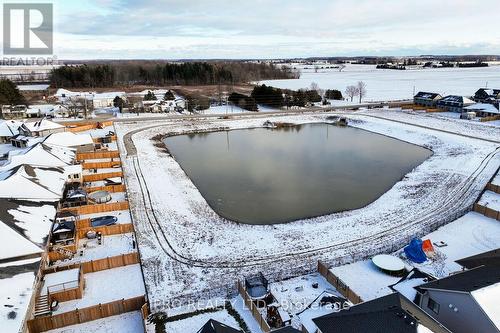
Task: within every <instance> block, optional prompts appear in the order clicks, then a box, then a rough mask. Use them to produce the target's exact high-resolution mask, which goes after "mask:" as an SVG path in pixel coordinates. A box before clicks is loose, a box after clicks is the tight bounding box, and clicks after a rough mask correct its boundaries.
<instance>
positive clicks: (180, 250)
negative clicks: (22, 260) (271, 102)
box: [115, 110, 500, 312]
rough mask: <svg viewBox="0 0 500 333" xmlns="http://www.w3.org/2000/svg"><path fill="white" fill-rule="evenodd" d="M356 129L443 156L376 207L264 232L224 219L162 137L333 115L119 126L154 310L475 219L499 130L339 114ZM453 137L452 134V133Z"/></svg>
mask: <svg viewBox="0 0 500 333" xmlns="http://www.w3.org/2000/svg"><path fill="white" fill-rule="evenodd" d="M336 114H343V115H346V116H347V117H348V118H349V119H350V125H351V126H354V127H357V128H360V129H365V130H369V131H373V132H376V133H380V134H384V135H388V136H391V137H394V138H397V139H400V140H404V141H407V142H410V143H413V144H417V145H421V146H424V147H426V148H429V149H431V150H432V151H433V155H432V156H431V157H430V158H429V159H428V160H426V161H425V162H423V163H422V164H421V165H420V166H418V167H416V168H415V169H414V170H413V171H412V172H410V173H409V174H407V175H406V176H405V177H404V178H403V179H402V180H401V181H400V182H398V183H396V184H395V185H394V186H393V187H392V188H391V189H390V190H389V191H388V192H386V193H385V194H384V195H382V196H381V197H380V198H379V199H377V200H376V201H375V202H373V203H371V204H370V205H368V206H366V207H364V208H361V209H358V210H354V211H348V212H341V213H335V214H330V215H326V216H321V217H317V218H311V219H305V220H299V221H295V222H291V223H286V224H279V225H272V226H264V225H258V226H257V225H245V224H237V223H234V222H231V221H228V220H225V219H223V218H221V217H219V216H218V215H217V214H216V213H215V212H214V211H213V210H212V209H211V208H210V207H209V206H208V204H207V203H206V201H205V200H204V198H203V197H202V196H201V194H200V193H199V191H198V190H197V189H196V187H195V186H194V185H193V183H192V182H191V181H190V179H189V178H188V177H187V176H186V175H185V173H184V172H183V171H182V169H181V168H180V166H179V165H178V164H177V162H176V161H175V160H174V159H173V158H172V157H170V156H169V155H168V154H167V153H166V151H165V149H164V147H163V146H162V144H161V142H159V141H156V140H152V139H153V138H155V137H157V136H162V135H172V134H182V133H189V132H194V131H209V130H220V129H238V128H249V127H261V126H262V125H263V123H264V121H265V120H267V119H271V120H273V121H285V122H293V123H311V122H324V121H327V116H328V115H327V114H310V115H301V116H268V117H266V116H262V115H261V116H259V117H255V118H247V119H237V118H236V119H229V120H222V119H220V120H215V119H213V118H212V119H210V120H209V119H197V120H190V121H184V120H171V121H162V122H161V123H160V122H158V121H155V122H148V121H144V122H130V123H127V122H123V123H116V124H115V128H116V131H117V134H118V136H119V145H120V152H121V154H122V162H123V168H124V172H125V176H126V184H127V190H128V197H129V200H130V204H131V211H132V216H133V221H134V223H135V227H136V232H137V237H138V241H139V250H140V253H141V259H142V265H143V268H144V273H145V279H146V285H147V290H148V296H149V299H150V303H151V307H152V311H153V312H155V311H159V310H165V309H168V308H169V307H170V306H171V303H170V302H171V301H172V300H176V301H185V302H187V301H189V300H192V299H195V298H210V297H215V296H217V295H219V296H220V295H225V294H227V293H228V292H230V293H231V292H234V291H235V290H234V287H232V286H234V282H235V281H236V279H239V278H242V276H244V275H246V274H250V273H254V272H257V271H262V272H263V273H264V274H265V275H266V277H268V278H269V279H270V280H271V281H272V280H280V279H284V278H287V277H293V276H298V275H302V274H305V273H309V272H314V271H315V270H316V263H317V260H318V259H321V260H323V261H325V262H327V263H329V264H331V265H332V266H337V265H341V264H343V263H347V262H353V261H356V260H363V259H367V258H369V257H371V256H372V255H374V254H377V253H380V252H394V251H396V250H398V249H400V248H401V247H403V246H404V245H406V244H407V242H408V241H409V240H410V239H411V238H413V237H415V236H422V235H425V234H428V233H429V232H431V231H433V230H435V229H436V228H438V227H439V226H442V225H444V224H447V223H449V222H451V221H453V220H455V219H457V218H458V217H459V216H461V215H462V214H464V213H465V212H467V211H468V210H469V209H470V208H471V206H472V204H473V203H474V201H475V200H476V199H477V197H478V196H479V194H480V193H481V191H482V189H483V188H484V186H485V185H486V183H487V182H488V181H489V179H490V178H491V177H492V175H493V174H494V173H495V171H496V170H497V168H498V166H499V164H500V154H499V146H500V144H499V142H498V141H499V138H498V132H497V130H498V129H497V128H494V127H491V126H482V124H477V123H464V122H459V121H457V120H454V119H444V118H443V119H441V118H431V117H426V116H423V115H421V114H418V113H408V112H402V111H391V110H371V111H359V112H344V113H336ZM443 129H444V131H443Z"/></svg>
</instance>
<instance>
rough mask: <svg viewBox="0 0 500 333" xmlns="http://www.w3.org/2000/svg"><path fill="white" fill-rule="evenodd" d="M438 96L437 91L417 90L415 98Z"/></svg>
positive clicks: (433, 97)
mask: <svg viewBox="0 0 500 333" xmlns="http://www.w3.org/2000/svg"><path fill="white" fill-rule="evenodd" d="M438 96H440V95H439V94H438V93H431V92H425V91H419V92H418V93H417V94H416V95H415V98H424V99H431V100H432V99H435V98H436V97H438Z"/></svg>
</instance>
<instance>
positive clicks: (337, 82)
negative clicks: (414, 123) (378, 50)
mask: <svg viewBox="0 0 500 333" xmlns="http://www.w3.org/2000/svg"><path fill="white" fill-rule="evenodd" d="M308 67H309V69H302V70H301V72H302V74H301V76H300V79H287V80H267V81H261V82H260V83H264V84H266V85H270V86H273V87H277V88H286V89H294V90H297V89H300V88H308V87H310V86H311V83H312V82H316V83H317V84H318V85H319V87H320V88H322V89H338V90H340V91H341V92H342V93H343V92H344V91H345V88H346V87H347V86H348V85H355V84H356V83H357V82H358V81H364V82H365V83H366V86H367V87H366V88H367V91H368V94H367V96H366V98H364V100H365V101H388V100H395V99H410V98H413V96H414V91H415V92H418V91H430V92H437V93H440V94H442V95H443V96H444V95H464V96H471V95H474V93H475V92H476V91H477V90H478V89H479V88H482V87H485V86H486V84H487V85H488V87H491V88H498V87H500V66H490V67H482V68H432V69H415V70H411V69H409V70H405V71H398V70H390V69H376V68H375V65H347V66H346V67H345V68H344V69H343V70H342V71H341V72H339V70H338V69H319V70H318V72H317V73H316V72H315V71H314V69H313V68H312V67H313V66H308ZM298 68H299V69H300V67H298ZM444 88H445V89H444Z"/></svg>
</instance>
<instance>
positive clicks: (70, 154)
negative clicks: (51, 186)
mask: <svg viewBox="0 0 500 333" xmlns="http://www.w3.org/2000/svg"><path fill="white" fill-rule="evenodd" d="M75 156H76V154H75V152H74V151H73V150H70V149H67V148H61V147H55V146H49V145H46V144H44V143H42V142H38V143H37V144H35V145H33V146H31V147H30V148H27V149H24V150H20V151H10V152H9V156H8V162H7V163H6V164H4V165H3V166H2V167H0V172H2V171H7V170H9V169H12V168H15V167H17V166H19V165H22V164H29V165H37V166H45V167H64V166H68V165H71V164H72V163H73V162H74V161H75Z"/></svg>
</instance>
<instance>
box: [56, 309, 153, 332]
mask: <svg viewBox="0 0 500 333" xmlns="http://www.w3.org/2000/svg"><path fill="white" fill-rule="evenodd" d="M80 332H87V333H110V332H120V333H143V332H144V326H143V320H142V314H141V313H140V312H139V311H133V312H127V313H123V314H121V315H117V316H111V317H107V318H103V319H98V320H94V321H89V322H86V323H83V324H79V325H73V326H67V327H63V328H59V329H55V330H50V331H47V333H80Z"/></svg>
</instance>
